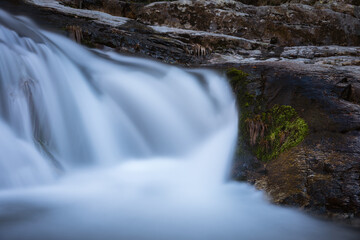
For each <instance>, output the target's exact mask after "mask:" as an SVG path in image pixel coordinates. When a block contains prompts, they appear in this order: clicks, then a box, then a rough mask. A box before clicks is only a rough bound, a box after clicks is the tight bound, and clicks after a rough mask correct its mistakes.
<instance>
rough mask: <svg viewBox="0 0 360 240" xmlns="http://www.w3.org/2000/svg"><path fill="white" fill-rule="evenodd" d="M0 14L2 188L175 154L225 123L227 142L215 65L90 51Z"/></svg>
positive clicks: (229, 119) (224, 91) (232, 123)
mask: <svg viewBox="0 0 360 240" xmlns="http://www.w3.org/2000/svg"><path fill="white" fill-rule="evenodd" d="M0 23H1V28H0V51H1V53H2V54H1V55H0V69H1V72H0V79H1V82H0V100H1V105H0V113H1V114H0V129H1V132H4V133H5V134H2V135H1V136H0V142H1V143H2V142H4V143H3V144H1V145H0V148H1V152H2V156H1V158H0V164H1V166H3V167H2V168H0V187H1V188H4V187H17V186H23V185H28V184H33V183H43V182H45V183H46V182H48V181H51V179H53V178H54V177H56V176H57V175H58V174H59V172H62V171H65V172H66V171H68V170H71V169H74V168H79V167H84V166H88V165H91V164H98V165H104V164H114V163H117V162H121V161H126V160H128V159H134V158H150V157H154V156H156V157H159V156H179V155H184V154H187V153H188V152H191V151H192V149H195V148H196V147H197V146H199V145H201V144H202V143H203V142H204V141H205V140H206V139H207V138H209V137H210V136H212V135H214V134H216V133H217V132H218V131H219V130H220V129H225V128H229V127H231V128H232V132H233V134H230V135H232V136H231V138H232V139H231V140H230V142H229V141H227V142H226V143H227V144H229V146H231V145H232V141H233V138H234V135H235V134H236V121H237V120H236V110H235V104H234V100H233V98H232V97H231V95H230V93H229V89H228V87H227V85H226V84H225V83H224V81H223V79H222V78H221V77H220V76H219V75H218V74H216V73H215V72H212V71H196V70H194V71H184V70H181V69H179V68H177V67H172V66H169V65H163V64H160V63H154V62H151V61H148V60H142V59H138V58H130V57H123V56H120V55H117V54H114V53H103V52H98V53H94V52H89V51H88V50H86V49H84V48H81V47H79V46H78V45H76V44H74V43H73V42H71V41H70V40H67V39H65V38H63V37H60V36H57V35H54V34H51V33H48V32H41V31H38V30H37V28H36V27H35V26H34V25H33V24H31V22H29V20H26V19H15V18H13V17H12V16H9V15H8V14H7V13H5V12H3V11H2V12H0ZM100 55H101V56H100ZM224 144H225V143H224ZM19 145H21V146H22V147H19ZM222 160H223V162H226V161H225V160H228V158H227V159H222ZM219 164H222V165H224V163H219ZM217 167H220V168H222V169H224V166H217ZM59 170H61V171H59ZM223 174H224V172H223ZM224 176H225V175H223V176H222V177H224Z"/></svg>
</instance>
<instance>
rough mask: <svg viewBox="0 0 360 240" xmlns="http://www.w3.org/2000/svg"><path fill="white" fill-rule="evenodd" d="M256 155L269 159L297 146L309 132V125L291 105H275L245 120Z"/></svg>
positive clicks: (259, 157)
mask: <svg viewBox="0 0 360 240" xmlns="http://www.w3.org/2000/svg"><path fill="white" fill-rule="evenodd" d="M245 121H246V123H247V128H248V129H247V134H248V136H249V137H250V141H251V145H252V147H254V150H255V155H256V157H257V158H258V159H260V160H262V161H269V160H271V159H274V158H276V157H278V156H279V155H280V153H282V152H284V151H286V150H288V149H290V148H292V147H295V146H297V145H298V144H299V143H301V142H302V141H303V140H304V139H305V136H306V135H307V133H308V131H309V130H308V125H307V124H306V122H305V120H304V119H302V118H300V117H299V116H298V114H297V112H296V111H295V109H294V108H293V107H291V106H285V105H282V106H279V105H275V106H274V107H272V108H271V109H270V110H268V111H267V112H264V113H262V114H261V115H256V116H254V117H253V118H248V119H246V120H245Z"/></svg>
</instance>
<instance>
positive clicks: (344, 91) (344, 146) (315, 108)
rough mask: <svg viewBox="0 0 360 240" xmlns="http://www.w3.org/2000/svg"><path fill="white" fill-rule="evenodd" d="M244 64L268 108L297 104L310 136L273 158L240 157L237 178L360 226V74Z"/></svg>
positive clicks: (288, 202)
mask: <svg viewBox="0 0 360 240" xmlns="http://www.w3.org/2000/svg"><path fill="white" fill-rule="evenodd" d="M239 67H240V68H242V69H243V70H244V71H248V72H249V77H248V78H247V81H248V85H247V86H248V89H247V91H250V92H251V93H255V94H256V95H257V96H258V97H260V98H261V99H263V100H264V102H263V104H264V106H265V108H266V109H270V108H271V107H272V106H274V105H275V104H279V105H289V106H292V107H294V109H295V110H296V111H297V112H298V114H299V115H300V116H301V117H302V118H303V119H304V120H305V121H306V123H307V124H308V126H309V134H308V135H307V137H306V138H305V140H304V141H303V142H302V143H301V144H299V145H297V146H296V147H293V148H291V149H290V150H287V151H285V152H283V153H281V154H280V155H279V157H276V158H274V159H272V160H270V161H265V162H264V161H261V159H259V158H255V157H251V156H248V157H247V160H246V161H244V159H243V158H244V156H239V157H238V160H237V162H236V164H235V166H236V167H235V169H234V176H235V177H236V178H240V179H243V180H247V181H250V182H252V183H254V184H255V185H256V186H257V187H258V188H259V189H264V190H266V192H267V193H268V194H269V195H270V197H271V198H272V200H273V201H274V202H275V203H278V204H283V205H290V206H300V207H302V208H304V209H306V210H309V211H311V212H312V213H315V214H319V215H327V216H330V217H332V218H336V219H343V220H344V219H345V220H346V221H348V222H351V223H353V224H357V225H359V220H358V219H359V217H360V149H359V146H360V105H359V104H358V102H356V101H354V100H353V99H355V97H353V98H352V97H349V95H351V96H355V95H356V94H357V90H355V89H356V88H355V87H353V86H357V85H358V84H359V83H360V77H359V76H360V75H355V74H351V73H345V72H342V71H336V70H333V71H324V69H321V68H320V69H314V67H308V66H306V65H300V66H299V65H298V64H294V65H292V64H286V65H285V64H281V63H276V64H260V65H257V66H253V65H252V66H249V65H248V66H239ZM254 67H255V68H254ZM241 147H243V146H241Z"/></svg>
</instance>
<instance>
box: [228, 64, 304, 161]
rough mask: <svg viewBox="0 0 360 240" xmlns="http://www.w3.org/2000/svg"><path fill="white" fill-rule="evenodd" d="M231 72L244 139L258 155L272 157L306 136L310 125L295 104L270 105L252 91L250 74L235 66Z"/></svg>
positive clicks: (229, 72)
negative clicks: (297, 110) (266, 104)
mask: <svg viewBox="0 0 360 240" xmlns="http://www.w3.org/2000/svg"><path fill="white" fill-rule="evenodd" d="M227 76H228V79H229V83H230V85H231V87H232V88H233V90H234V92H235V95H236V98H237V102H238V105H239V107H240V112H241V114H240V121H239V124H240V126H239V128H240V131H241V138H242V140H243V141H242V142H244V143H245V144H246V145H247V147H248V148H249V150H250V151H251V152H252V153H253V154H254V155H255V156H256V157H257V158H258V159H260V160H262V161H270V160H272V159H274V158H276V157H278V156H279V154H280V153H282V152H284V151H286V150H288V149H290V148H292V147H294V146H296V145H298V144H299V143H301V142H302V141H303V140H304V138H305V136H306V135H307V133H308V125H307V124H306V122H305V121H304V119H302V118H300V117H299V116H298V114H297V112H296V111H295V109H294V108H293V107H291V106H285V105H282V106H279V105H275V106H273V107H272V108H270V109H268V108H266V106H265V104H264V102H265V101H264V99H263V98H262V95H261V94H259V93H258V94H256V93H254V92H251V90H252V89H251V81H250V80H249V79H248V77H249V74H247V73H245V72H243V71H241V70H238V69H235V68H231V69H229V70H228V71H227ZM242 147H243V146H242Z"/></svg>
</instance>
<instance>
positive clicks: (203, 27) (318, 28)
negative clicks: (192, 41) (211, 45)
mask: <svg viewBox="0 0 360 240" xmlns="http://www.w3.org/2000/svg"><path fill="white" fill-rule="evenodd" d="M62 1H63V2H65V3H67V4H69V2H70V3H73V4H75V5H79V4H78V3H77V2H78V1H79V0H62ZM149 2H154V3H152V4H149V5H146V4H148V3H149ZM244 3H245V4H253V5H245V4H244ZM81 5H82V6H83V7H85V8H89V9H94V8H95V9H100V10H102V11H106V12H109V13H111V14H115V15H120V16H125V17H129V18H132V19H136V20H138V21H139V22H142V23H145V24H150V25H161V26H167V27H175V28H185V29H191V30H199V31H207V32H214V33H221V34H228V35H232V36H236V37H243V38H247V39H252V40H258V41H262V42H268V43H273V44H278V45H280V46H298V45H329V44H336V45H343V46H352V45H359V44H360V40H359V39H360V20H359V18H360V6H359V5H360V2H359V1H358V0H337V1H334V0H333V1H315V0H257V1H253V0H251V1H248V0H240V1H215V0H213V1H175V2H172V1H171V2H157V1H141V0H139V1H131V2H128V1H120V0H83V1H82V4H81ZM254 5H255V6H254Z"/></svg>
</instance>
